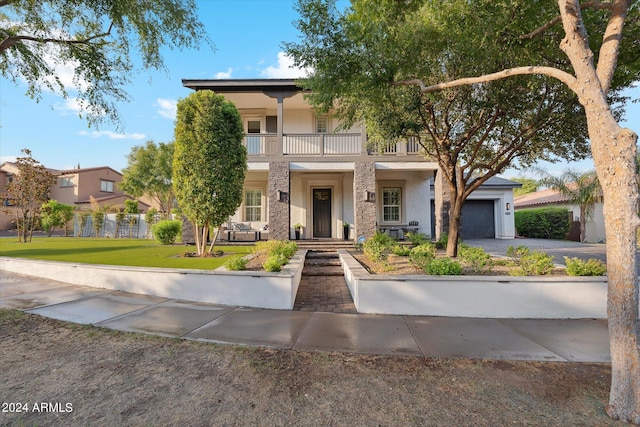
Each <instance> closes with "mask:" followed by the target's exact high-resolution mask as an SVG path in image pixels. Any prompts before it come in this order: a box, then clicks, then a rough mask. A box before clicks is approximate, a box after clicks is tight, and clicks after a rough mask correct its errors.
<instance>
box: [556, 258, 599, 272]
mask: <svg viewBox="0 0 640 427" xmlns="http://www.w3.org/2000/svg"><path fill="white" fill-rule="evenodd" d="M564 262H565V264H566V265H567V273H568V274H569V276H604V275H605V273H606V272H607V265H606V264H605V263H604V262H602V261H600V260H599V259H594V258H591V259H589V260H587V261H583V260H581V259H579V258H569V257H564Z"/></svg>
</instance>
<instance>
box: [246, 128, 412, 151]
mask: <svg viewBox="0 0 640 427" xmlns="http://www.w3.org/2000/svg"><path fill="white" fill-rule="evenodd" d="M278 144H279V138H278V135H277V134H273V133H266V134H265V133H260V134H248V135H245V137H244V145H245V147H247V154H248V155H250V156H260V155H262V156H265V155H266V156H268V155H275V154H277V153H278V152H279V150H278ZM362 144H363V141H362V135H361V134H359V133H336V134H322V133H314V134H302V133H300V134H285V135H283V139H282V154H284V155H295V156H332V155H359V154H361V153H362V152H363V150H362ZM419 149H420V145H419V144H418V143H417V141H415V140H409V142H407V143H405V142H400V143H397V144H395V145H393V146H390V147H387V148H385V149H384V150H380V151H376V152H369V153H370V154H371V155H381V156H394V155H407V154H418V152H419Z"/></svg>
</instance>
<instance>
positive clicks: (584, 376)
mask: <svg viewBox="0 0 640 427" xmlns="http://www.w3.org/2000/svg"><path fill="white" fill-rule="evenodd" d="M0 357H1V360H0V366H1V367H2V369H1V372H2V374H1V381H0V398H1V399H0V401H1V403H2V408H1V412H0V424H1V425H12V426H13V425H28V426H31V425H38V426H78V425H96V426H125V425H126V426H141V425H153V426H177V425H181V426H208V425H215V426H247V425H256V426H294V425H295V426H462V425H465V426H471V425H473V426H509V425H513V426H569V425H571V426H606V425H625V424H617V423H615V422H614V421H612V420H610V419H608V418H607V417H606V415H605V414H604V412H603V405H604V404H605V403H606V401H607V395H608V388H609V381H610V366H609V365H607V364H585V363H580V364H577V363H528V362H504V361H481V360H464V359H457V360H442V359H425V358H419V357H397V356H370V355H355V354H342V353H314V352H298V351H282V350H273V349H263V348H248V347H238V346H227V345H215V344H207V343H198V342H191V341H185V340H179V339H167V338H159V337H151V336H145V335H137V334H131V333H121V332H115V331H110V330H106V329H100V328H95V327H91V326H81V325H75V324H70V323H65V322H60V321H56V320H52V319H46V318H42V317H39V316H36V315H30V314H25V313H22V312H19V311H14V310H0ZM43 403H45V404H43ZM16 404H19V405H16ZM18 409H22V411H23V412H17V410H18Z"/></svg>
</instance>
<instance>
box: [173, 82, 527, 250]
mask: <svg viewBox="0 0 640 427" xmlns="http://www.w3.org/2000/svg"><path fill="white" fill-rule="evenodd" d="M182 83H183V85H184V86H185V87H188V88H191V89H193V90H203V89H209V90H213V91H214V92H216V93H218V94H221V95H223V96H224V97H225V98H226V99H228V100H230V101H232V102H233V103H235V105H236V107H237V108H238V110H239V111H240V114H241V117H242V121H243V125H244V129H245V133H246V135H245V139H244V143H245V146H246V148H247V152H248V172H247V176H246V179H245V184H244V199H243V202H242V205H241V206H240V208H239V209H238V211H237V212H236V213H235V215H234V216H233V217H232V218H231V221H232V222H234V223H242V224H244V225H245V226H249V227H251V228H253V229H260V228H263V227H264V226H265V225H267V226H268V229H269V237H270V238H275V239H283V240H288V239H293V238H294V235H295V234H294V225H296V224H301V225H302V226H303V232H302V238H304V239H319V238H334V239H336V238H342V237H343V224H345V223H346V224H349V227H350V231H349V233H350V234H349V238H350V239H358V238H360V237H361V236H364V237H365V238H366V237H370V236H372V235H373V234H374V233H375V231H376V229H385V230H389V231H391V232H393V231H397V230H401V229H405V230H406V229H413V230H416V227H417V231H419V232H421V233H424V234H426V235H427V236H431V234H432V207H431V200H432V199H435V201H436V203H435V205H438V203H437V200H438V197H439V196H438V194H433V190H432V189H431V184H432V182H433V181H434V177H435V176H437V173H436V172H437V170H438V165H437V163H436V162H433V161H429V160H427V159H426V158H425V156H424V153H422V152H421V149H420V146H419V145H418V144H416V143H412V142H404V143H399V144H396V145H395V146H393V147H389V148H387V149H385V150H384V151H381V152H378V151H372V150H370V149H368V147H367V138H366V132H365V130H364V129H363V128H362V127H354V128H352V129H349V130H348V131H345V132H336V131H335V129H336V128H337V126H338V125H339V123H338V122H336V120H335V118H333V117H332V116H331V115H324V114H318V113H317V112H316V110H315V109H314V108H313V107H312V106H311V105H310V104H308V103H307V102H306V101H305V99H304V94H303V93H302V91H301V89H300V87H298V86H297V85H296V83H295V80H291V79H256V80H189V79H183V81H182ZM435 181H436V185H435V188H436V190H435V193H437V192H438V191H437V189H438V183H437V181H438V180H437V179H436V180H435ZM516 185H517V184H516ZM481 193H482V192H480V191H479V192H478V195H480V194H481ZM477 197H481V196H477ZM485 199H486V200H487V201H486V203H484V204H483V209H486V208H487V207H490V208H491V209H492V212H491V215H482V217H483V218H484V220H485V221H487V222H490V223H491V224H490V227H489V228H490V229H492V230H494V236H492V237H495V238H513V237H514V234H515V233H514V225H513V216H512V215H511V212H510V206H512V204H513V191H512V187H510V186H508V185H503V186H502V187H494V188H491V189H490V190H489V191H487V192H486V193H485ZM465 214H466V215H471V216H475V214H474V212H473V210H471V211H469V210H467V211H466V212H465ZM416 224H417V226H416Z"/></svg>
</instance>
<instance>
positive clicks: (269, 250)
mask: <svg viewBox="0 0 640 427" xmlns="http://www.w3.org/2000/svg"><path fill="white" fill-rule="evenodd" d="M297 250H298V245H296V243H295V242H283V241H281V240H267V241H262V242H257V243H256V246H255V248H254V249H253V253H255V254H258V253H264V254H266V255H267V260H266V261H265V262H264V263H262V268H264V269H265V270H266V271H271V272H278V271H281V270H282V266H283V265H285V264H286V263H288V262H289V260H290V259H291V257H293V255H295V253H296V251H297Z"/></svg>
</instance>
